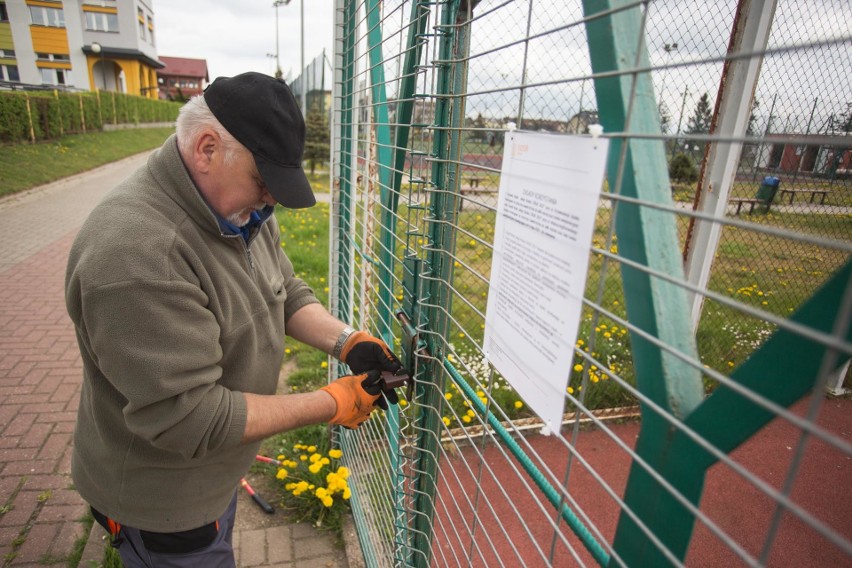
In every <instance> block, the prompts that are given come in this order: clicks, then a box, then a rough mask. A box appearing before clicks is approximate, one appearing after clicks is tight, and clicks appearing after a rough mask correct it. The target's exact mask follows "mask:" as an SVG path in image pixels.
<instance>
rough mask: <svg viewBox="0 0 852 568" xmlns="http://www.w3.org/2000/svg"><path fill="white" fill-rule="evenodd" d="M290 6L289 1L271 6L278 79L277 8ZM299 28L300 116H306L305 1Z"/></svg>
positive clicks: (283, 0)
mask: <svg viewBox="0 0 852 568" xmlns="http://www.w3.org/2000/svg"><path fill="white" fill-rule="evenodd" d="M288 4H290V0H275V1H274V2H273V3H272V5H273V6H274V7H275V59H276V61H277V64H278V70H277V71H276V73H275V76H276V77H278V78H279V79H280V78H281V61H279V60H278V6H281V5H284V6H287V5H288ZM300 6H301V28H300V34H299V35H300V38H301V50H300V56H299V57H300V59H301V72H300V75H301V77H302V85H301V87H300V89H301V91H302V93H301V94H302V97H301V98H302V114H306V113H307V112H308V111H307V109H306V108H305V105H306V104H307V103H306V94H307V86H306V83H307V77H305V0H302V2H301V4H300Z"/></svg>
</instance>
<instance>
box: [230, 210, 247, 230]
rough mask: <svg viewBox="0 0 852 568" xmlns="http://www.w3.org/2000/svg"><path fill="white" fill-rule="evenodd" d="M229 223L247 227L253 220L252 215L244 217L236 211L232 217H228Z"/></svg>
mask: <svg viewBox="0 0 852 568" xmlns="http://www.w3.org/2000/svg"><path fill="white" fill-rule="evenodd" d="M227 219H228V223H230V224H231V225H234V226H235V227H245V226H246V225H248V222H249V221H250V220H251V216H248V217H245V218H243V217H242V216H241V215H240V214H239V213H234V214H233V215H231V216H230V217H228V218H227Z"/></svg>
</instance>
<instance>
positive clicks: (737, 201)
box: [728, 197, 772, 215]
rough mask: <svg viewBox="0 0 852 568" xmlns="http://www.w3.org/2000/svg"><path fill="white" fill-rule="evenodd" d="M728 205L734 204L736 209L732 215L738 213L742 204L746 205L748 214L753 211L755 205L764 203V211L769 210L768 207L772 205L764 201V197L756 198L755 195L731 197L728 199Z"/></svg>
mask: <svg viewBox="0 0 852 568" xmlns="http://www.w3.org/2000/svg"><path fill="white" fill-rule="evenodd" d="M728 205H736V206H737V211H736V212H735V213H734V215H739V214H740V209H742V207H743V205H748V206H749V208H748V214H749V215H751V214H752V213H754V206H755V205H765V206H766V212H767V213H768V212H769V207H770V205H772V203H771V202H768V201H766V200H765V199H758V198H757V197H731V198H730V199H728Z"/></svg>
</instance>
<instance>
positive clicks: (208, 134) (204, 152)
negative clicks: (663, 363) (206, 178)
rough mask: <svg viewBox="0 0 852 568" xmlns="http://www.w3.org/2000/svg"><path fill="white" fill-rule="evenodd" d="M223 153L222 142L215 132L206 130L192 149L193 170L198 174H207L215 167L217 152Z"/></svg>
mask: <svg viewBox="0 0 852 568" xmlns="http://www.w3.org/2000/svg"><path fill="white" fill-rule="evenodd" d="M221 151H222V140H221V138H219V135H218V134H216V131H214V130H205V131H203V132H202V133H201V135H200V136H198V138H196V139H195V144H194V145H193V147H192V157H191V159H190V161H191V162H192V165H193V169H194V170H195V171H196V172H197V173H201V174H206V173H209V172H210V168H211V167H212V165H213V159H214V158H215V157H216V153H217V152H221Z"/></svg>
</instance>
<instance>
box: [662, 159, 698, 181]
mask: <svg viewBox="0 0 852 568" xmlns="http://www.w3.org/2000/svg"><path fill="white" fill-rule="evenodd" d="M669 177H670V178H671V179H673V180H677V181H681V182H694V181H696V180H698V168H697V167H696V166H695V162H694V161H693V160H692V157H690V156H689V155H687V154H684V153H682V152H681V153H678V154H675V155H674V157H673V158H672V161H671V163H670V164H669Z"/></svg>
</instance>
